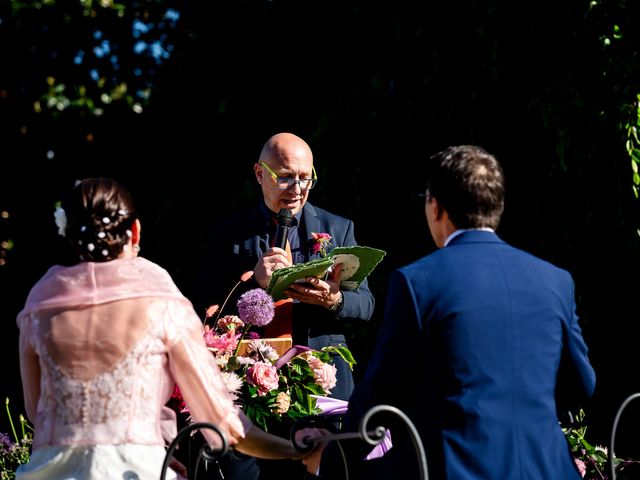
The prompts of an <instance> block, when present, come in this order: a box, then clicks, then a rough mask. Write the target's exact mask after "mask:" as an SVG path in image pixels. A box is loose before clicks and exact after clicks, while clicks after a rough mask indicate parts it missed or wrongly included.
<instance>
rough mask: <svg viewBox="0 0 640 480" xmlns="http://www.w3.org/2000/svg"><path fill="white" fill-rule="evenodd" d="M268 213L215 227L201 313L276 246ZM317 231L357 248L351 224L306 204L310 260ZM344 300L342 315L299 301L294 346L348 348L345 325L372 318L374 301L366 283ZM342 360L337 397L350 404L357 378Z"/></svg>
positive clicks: (259, 208) (252, 212) (303, 237)
mask: <svg viewBox="0 0 640 480" xmlns="http://www.w3.org/2000/svg"><path fill="white" fill-rule="evenodd" d="M266 212H267V210H266V206H265V205H264V203H262V204H261V205H260V204H258V205H256V206H254V207H253V208H251V209H249V210H247V211H245V212H243V213H240V214H239V215H236V216H234V217H231V218H229V219H227V220H224V221H222V222H221V223H218V224H216V225H214V226H213V228H212V231H211V234H210V237H209V241H208V244H207V252H208V255H207V259H206V260H205V261H204V262H203V264H202V266H201V267H202V268H201V275H200V277H199V278H200V280H199V285H198V288H197V289H195V290H194V293H193V298H192V300H193V301H194V304H195V306H196V308H197V311H198V312H204V309H205V308H206V307H207V306H209V305H211V304H214V303H218V304H220V305H222V302H223V301H224V297H225V296H226V295H227V293H228V292H229V291H230V290H231V289H232V288H233V287H234V285H235V284H236V283H237V282H238V280H239V278H240V276H241V275H242V274H243V273H244V272H246V271H249V270H252V269H253V267H254V266H255V264H256V262H257V261H258V259H259V258H260V256H262V255H263V254H264V252H266V251H267V250H268V249H269V248H270V245H271V243H272V238H271V237H272V235H273V225H272V223H271V219H270V218H269V216H268V215H266ZM312 232H315V233H328V234H330V235H331V237H332V240H331V243H332V245H333V246H334V247H338V246H352V245H357V243H356V240H355V236H354V225H353V222H352V221H351V220H349V219H346V218H344V217H340V216H338V215H334V214H332V213H329V212H327V211H326V210H323V209H321V208H318V207H314V206H313V205H311V204H310V203H306V204H305V206H304V207H303V210H302V216H301V220H300V227H299V229H298V233H299V237H300V243H301V247H302V250H303V253H304V255H305V257H306V258H305V260H306V261H308V260H313V259H314V258H319V255H320V254H314V253H313V252H312V245H313V239H312V237H311V233H312ZM257 286H258V285H257V283H255V282H248V283H247V284H243V285H241V288H238V289H237V290H236V292H235V293H234V295H233V297H232V298H230V299H229V301H228V302H227V307H225V312H223V315H224V314H227V313H235V310H234V308H235V304H236V301H237V298H238V296H239V295H241V294H242V293H243V292H244V291H246V290H248V289H250V288H256V287H257ZM343 298H344V304H343V306H342V308H341V309H340V310H339V311H338V312H332V311H329V310H327V309H326V308H324V307H320V306H315V305H307V304H302V303H294V305H293V343H294V344H298V345H307V346H309V347H312V348H317V349H319V348H321V347H324V346H329V345H338V344H342V345H346V338H345V332H344V327H345V322H348V321H352V320H363V321H364V320H369V319H370V318H371V315H372V314H373V308H374V299H373V295H372V294H371V292H370V290H369V287H368V283H367V281H366V280H365V281H364V282H362V284H361V285H360V287H359V288H358V290H357V291H355V292H352V291H344V292H343ZM337 360H339V361H336V367H337V369H338V372H337V380H338V383H337V385H336V387H335V388H334V389H333V390H332V392H331V393H332V395H331V396H332V397H333V398H340V399H343V400H346V399H348V398H349V396H350V394H351V392H352V391H353V376H352V374H351V371H350V369H349V367H348V366H347V365H346V364H345V363H344V362H342V361H341V359H337Z"/></svg>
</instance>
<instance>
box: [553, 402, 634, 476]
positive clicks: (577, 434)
mask: <svg viewBox="0 0 640 480" xmlns="http://www.w3.org/2000/svg"><path fill="white" fill-rule="evenodd" d="M585 416H586V414H585V412H584V410H583V409H580V410H579V411H578V414H577V415H571V418H572V422H571V425H570V426H568V427H563V428H562V432H563V433H564V435H565V437H566V439H567V441H568V442H569V447H570V449H571V453H572V454H573V458H574V461H575V463H576V465H577V467H578V470H579V471H580V475H581V476H582V478H584V479H586V480H609V473H610V466H609V452H608V449H607V448H606V447H602V446H600V445H596V446H593V445H591V444H590V443H589V442H588V441H587V439H586V438H585V435H586V433H587V425H586V422H585ZM613 461H614V464H615V469H616V476H618V477H619V478H620V479H622V478H624V477H622V476H621V472H622V471H623V470H624V468H625V467H627V466H629V465H631V464H634V463H640V462H639V461H638V460H631V459H623V458H619V457H614V459H613Z"/></svg>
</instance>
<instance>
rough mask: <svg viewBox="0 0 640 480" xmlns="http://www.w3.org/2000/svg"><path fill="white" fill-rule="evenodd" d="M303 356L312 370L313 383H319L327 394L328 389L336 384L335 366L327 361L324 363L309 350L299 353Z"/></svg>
mask: <svg viewBox="0 0 640 480" xmlns="http://www.w3.org/2000/svg"><path fill="white" fill-rule="evenodd" d="M300 356H301V357H303V358H304V359H305V360H306V361H307V363H308V364H309V366H310V367H311V369H312V370H313V376H314V378H315V383H317V384H318V385H320V386H321V387H322V388H323V390H324V391H325V393H327V394H329V390H331V389H332V388H333V387H335V386H336V383H337V380H336V371H337V369H336V367H335V366H334V365H331V364H329V363H324V362H323V361H322V360H320V359H319V358H318V357H316V356H315V355H313V354H312V353H311V352H304V353H303V354H301V355H300Z"/></svg>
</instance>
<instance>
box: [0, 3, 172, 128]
mask: <svg viewBox="0 0 640 480" xmlns="http://www.w3.org/2000/svg"><path fill="white" fill-rule="evenodd" d="M171 4H172V2H165V1H162V0H146V1H142V0H141V1H132V2H126V3H124V2H123V3H119V2H115V1H113V0H100V1H93V0H74V1H70V0H67V1H56V0H45V1H41V2H25V1H20V0H11V1H10V2H9V5H10V8H9V9H5V10H4V11H2V12H1V13H0V15H1V16H0V20H2V23H1V25H2V26H3V28H4V30H5V31H6V32H7V34H8V35H9V36H10V37H11V38H12V40H13V41H17V43H16V45H17V47H16V56H20V57H22V59H21V60H22V64H23V65H24V67H22V68H25V67H28V69H29V72H28V75H27V72H26V71H22V70H13V69H11V70H9V71H8V72H7V73H9V75H7V76H6V78H5V81H6V84H5V85H2V84H1V82H0V90H1V89H5V94H8V95H9V96H10V97H13V96H21V95H24V96H26V98H24V100H25V103H29V104H31V105H32V107H33V110H34V112H36V113H43V112H49V113H50V114H51V115H52V116H58V115H60V114H61V113H62V112H64V111H66V110H75V111H78V112H80V113H81V114H89V115H93V116H101V115H103V114H104V113H105V112H106V110H107V109H108V108H114V107H116V106H118V105H122V106H123V107H124V108H127V109H130V110H131V111H133V112H135V113H141V112H142V111H143V108H144V107H145V106H147V105H148V103H149V100H150V97H151V92H152V91H153V89H154V88H155V77H156V75H157V71H158V68H159V67H160V66H161V65H162V64H163V63H165V62H166V60H167V59H168V58H169V57H170V56H171V54H172V52H173V50H174V43H173V38H174V34H175V30H176V24H177V22H178V20H179V19H180V13H179V12H178V10H176V9H174V8H172V7H171ZM2 17H4V18H2ZM12 75H15V79H16V80H17V79H18V78H20V76H21V75H24V76H25V78H31V79H32V81H31V83H30V84H25V82H24V81H20V80H19V81H18V85H19V86H20V89H16V88H12V85H13V83H14V78H12ZM25 87H26V88H25Z"/></svg>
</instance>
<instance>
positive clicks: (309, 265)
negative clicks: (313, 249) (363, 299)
mask: <svg viewBox="0 0 640 480" xmlns="http://www.w3.org/2000/svg"><path fill="white" fill-rule="evenodd" d="M385 255H386V252H385V251H384V250H378V249H377V248H371V247H364V246H360V245H356V246H353V247H336V248H334V249H333V250H332V251H331V252H330V253H329V254H328V255H327V256H326V257H324V258H320V259H316V260H311V261H310V262H306V263H298V264H296V265H293V266H291V267H287V268H281V269H280V270H276V271H275V272H273V275H272V276H271V281H270V282H269V285H268V286H267V293H269V294H270V295H271V297H272V298H273V300H274V301H278V300H281V299H283V298H286V295H285V294H284V291H285V290H286V289H287V288H289V285H291V284H292V283H293V282H295V281H297V280H301V279H303V278H305V277H318V278H322V277H324V276H325V275H326V274H327V273H328V272H329V270H330V268H332V267H333V265H337V264H339V263H341V264H342V270H341V272H340V286H341V288H342V289H343V290H357V289H358V287H359V286H360V284H361V283H362V282H363V280H364V279H365V278H367V277H368V276H369V274H370V273H371V272H372V271H373V269H374V268H376V265H378V263H380V261H381V260H382V259H383V258H384V256H385Z"/></svg>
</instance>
